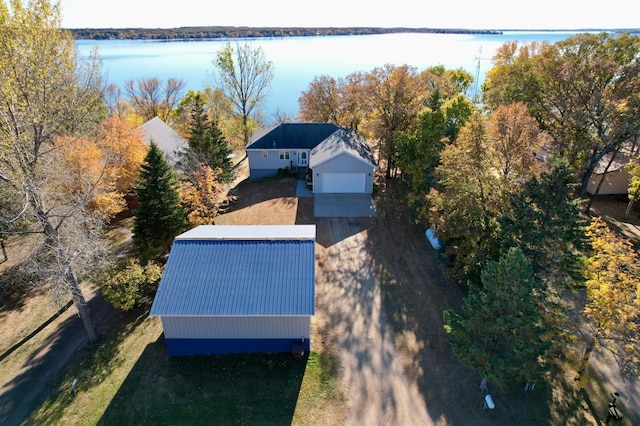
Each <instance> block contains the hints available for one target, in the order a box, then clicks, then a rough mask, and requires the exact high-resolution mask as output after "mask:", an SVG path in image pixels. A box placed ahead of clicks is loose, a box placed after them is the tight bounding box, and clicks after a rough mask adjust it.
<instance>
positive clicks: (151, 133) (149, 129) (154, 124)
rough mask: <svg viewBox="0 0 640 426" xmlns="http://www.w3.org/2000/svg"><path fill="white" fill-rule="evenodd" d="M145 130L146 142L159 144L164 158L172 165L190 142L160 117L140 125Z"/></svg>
mask: <svg viewBox="0 0 640 426" xmlns="http://www.w3.org/2000/svg"><path fill="white" fill-rule="evenodd" d="M139 129H142V131H143V137H144V140H145V142H146V143H147V145H148V144H151V142H153V143H155V144H156V145H158V148H160V150H161V151H162V152H163V153H164V158H165V160H167V162H168V163H169V164H171V165H172V166H176V165H177V164H178V162H179V161H180V158H181V157H182V153H183V152H184V150H185V149H186V147H187V145H188V143H187V141H186V140H185V139H184V138H183V137H182V136H180V135H179V134H178V133H177V132H176V131H175V130H173V129H172V128H171V126H169V125H168V124H167V123H165V122H164V121H162V119H160V117H154V118H152V119H151V120H149V121H147V122H146V123H144V124H143V125H142V126H140V127H139Z"/></svg>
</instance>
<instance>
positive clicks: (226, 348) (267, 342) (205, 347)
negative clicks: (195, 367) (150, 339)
mask: <svg viewBox="0 0 640 426" xmlns="http://www.w3.org/2000/svg"><path fill="white" fill-rule="evenodd" d="M300 341H301V339H165V342H166V345H167V351H168V352H169V356H185V355H217V354H237V353H250V352H290V351H291V345H292V344H293V343H294V342H300ZM303 343H304V347H305V350H306V351H307V352H308V351H309V350H310V348H311V342H310V340H309V339H304V341H303Z"/></svg>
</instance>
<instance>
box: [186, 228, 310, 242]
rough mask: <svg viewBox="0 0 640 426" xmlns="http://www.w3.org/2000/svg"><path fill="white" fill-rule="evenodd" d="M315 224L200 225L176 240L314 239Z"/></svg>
mask: <svg viewBox="0 0 640 426" xmlns="http://www.w3.org/2000/svg"><path fill="white" fill-rule="evenodd" d="M315 237H316V226H315V225H229V226H224V225H200V226H198V227H196V228H193V229H191V230H189V231H187V232H185V233H184V234H180V235H178V236H177V237H176V240H314V239H315Z"/></svg>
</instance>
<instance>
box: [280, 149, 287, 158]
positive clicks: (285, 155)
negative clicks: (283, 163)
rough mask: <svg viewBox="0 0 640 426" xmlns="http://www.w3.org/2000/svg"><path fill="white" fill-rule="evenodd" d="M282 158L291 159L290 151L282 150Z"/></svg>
mask: <svg viewBox="0 0 640 426" xmlns="http://www.w3.org/2000/svg"><path fill="white" fill-rule="evenodd" d="M280 159H281V160H288V159H289V151H280Z"/></svg>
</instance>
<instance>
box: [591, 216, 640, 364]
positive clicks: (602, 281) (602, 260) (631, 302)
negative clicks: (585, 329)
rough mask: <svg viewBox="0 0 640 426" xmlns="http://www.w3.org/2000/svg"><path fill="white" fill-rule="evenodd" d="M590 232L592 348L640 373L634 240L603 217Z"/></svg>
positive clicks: (639, 274) (639, 279)
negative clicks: (606, 222) (620, 234)
mask: <svg viewBox="0 0 640 426" xmlns="http://www.w3.org/2000/svg"><path fill="white" fill-rule="evenodd" d="M587 235H588V236H589V238H590V241H591V247H592V248H593V253H592V254H591V256H590V257H589V259H588V262H587V281H586V286H587V304H586V306H585V310H584V311H585V314H586V315H587V317H588V318H589V319H590V320H591V323H592V324H593V344H592V345H590V346H589V349H588V351H587V354H586V357H585V361H587V360H588V352H590V350H591V348H595V347H603V348H606V349H608V350H610V351H611V352H612V353H613V354H615V355H616V356H617V357H618V358H619V361H620V364H621V365H622V367H623V369H624V370H625V371H626V372H627V373H630V374H634V375H638V373H639V372H640V259H639V258H638V253H637V252H636V250H635V249H634V247H633V246H632V245H631V243H630V242H629V241H627V240H625V239H623V238H620V237H619V236H618V235H616V234H615V233H613V232H612V231H611V230H610V229H609V227H608V226H607V225H606V224H605V223H604V221H603V220H602V219H600V218H595V219H593V221H592V223H591V225H590V226H589V228H588V231H587Z"/></svg>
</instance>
